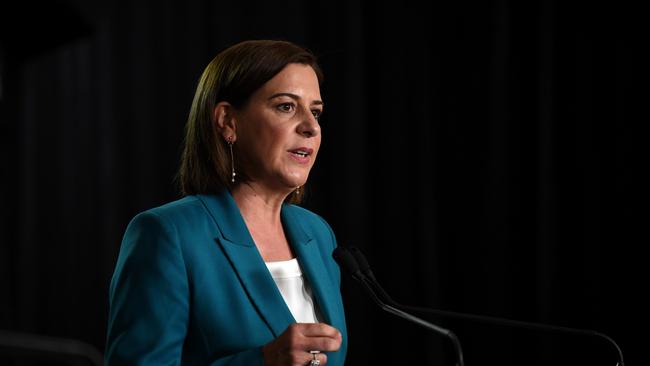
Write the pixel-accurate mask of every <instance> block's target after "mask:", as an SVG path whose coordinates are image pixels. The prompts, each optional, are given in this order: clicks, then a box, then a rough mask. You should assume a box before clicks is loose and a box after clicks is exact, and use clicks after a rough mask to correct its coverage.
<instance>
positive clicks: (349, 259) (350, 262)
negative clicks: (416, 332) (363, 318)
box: [333, 247, 465, 366]
mask: <svg viewBox="0 0 650 366" xmlns="http://www.w3.org/2000/svg"><path fill="white" fill-rule="evenodd" d="M333 256H334V259H335V260H336V262H337V263H339V265H342V266H343V267H344V268H345V269H346V270H348V271H349V273H350V274H351V276H352V278H354V279H355V280H357V281H359V282H360V283H361V284H362V285H363V286H362V287H363V288H364V290H366V292H367V293H368V294H369V295H370V297H371V298H372V300H373V301H374V302H375V303H376V304H377V305H379V307H380V308H382V309H383V310H384V311H386V312H388V313H391V314H393V315H396V316H398V317H400V318H402V319H405V320H408V321H410V322H413V323H415V324H418V325H420V326H422V327H424V328H427V329H429V330H432V331H434V332H436V333H438V334H441V335H444V336H446V337H449V339H450V340H451V341H452V344H453V345H454V350H455V351H456V354H457V360H458V363H457V364H456V365H457V366H465V361H464V360H463V350H462V348H461V346H460V341H459V340H458V337H457V336H456V335H455V334H454V333H453V332H452V331H451V330H449V329H445V328H442V327H439V326H437V325H434V324H431V323H429V322H427V321H425V320H423V319H421V318H418V317H416V316H414V315H411V314H409V313H407V312H404V311H402V310H400V309H397V308H396V307H395V306H391V305H388V304H386V303H385V302H384V301H382V300H381V299H380V296H378V295H377V293H376V292H375V290H376V287H375V286H374V284H373V281H372V280H371V279H369V278H368V277H366V275H364V274H363V273H362V271H361V270H360V269H359V265H358V264H357V262H356V261H355V258H354V257H353V256H352V254H351V253H350V252H349V251H348V250H347V249H346V248H344V247H338V248H336V249H335V250H334V253H333ZM380 293H382V295H385V292H384V291H383V290H382V291H380Z"/></svg>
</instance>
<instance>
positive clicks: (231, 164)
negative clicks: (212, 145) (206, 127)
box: [228, 136, 237, 183]
mask: <svg viewBox="0 0 650 366" xmlns="http://www.w3.org/2000/svg"><path fill="white" fill-rule="evenodd" d="M228 147H229V148H230V169H231V172H232V175H231V178H230V181H231V182H232V183H235V175H237V174H236V173H235V158H234V157H233V155H232V136H230V137H228Z"/></svg>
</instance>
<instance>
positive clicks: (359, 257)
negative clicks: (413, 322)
mask: <svg viewBox="0 0 650 366" xmlns="http://www.w3.org/2000/svg"><path fill="white" fill-rule="evenodd" d="M348 251H349V252H350V253H351V254H352V256H353V257H354V260H356V262H357V263H358V268H359V272H361V274H363V275H364V276H365V277H366V278H367V279H369V281H370V282H372V283H371V286H372V287H373V288H374V290H375V291H376V292H378V293H379V294H381V296H382V297H383V299H384V300H385V301H386V302H388V303H389V304H391V305H392V306H393V307H395V308H401V309H405V310H409V311H413V312H416V313H429V314H434V315H439V316H445V317H450V318H457V319H463V320H472V321H478V322H483V323H488V324H495V325H502V326H503V325H505V326H511V327H516V328H523V329H532V330H544V331H557V332H562V333H567V334H577V335H588V336H595V337H599V338H601V339H605V340H607V341H608V342H609V343H611V344H612V345H614V347H615V348H616V351H617V354H618V362H617V364H616V365H617V366H624V365H625V364H624V363H623V352H622V351H621V348H620V347H619V346H618V344H617V343H616V342H615V341H614V339H612V338H611V337H609V336H607V335H605V334H603V333H600V332H596V331H593V330H589V329H577V328H568V327H561V326H556V325H548V324H541V323H531V322H523V321H519V320H511V319H505V318H496V317H490V316H483V315H475V314H466V313H458V312H453V311H444V310H437V309H431V308H423V307H418V306H409V305H402V304H400V303H398V302H396V301H395V300H393V299H392V298H391V297H390V295H388V293H386V291H384V289H383V288H382V287H381V285H380V284H379V282H378V281H377V279H376V278H375V275H374V274H373V273H372V270H371V269H370V265H369V264H368V261H367V260H366V257H365V256H364V255H363V253H361V250H359V248H357V247H349V248H348Z"/></svg>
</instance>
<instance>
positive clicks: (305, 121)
mask: <svg viewBox="0 0 650 366" xmlns="http://www.w3.org/2000/svg"><path fill="white" fill-rule="evenodd" d="M303 115H304V116H303V118H302V119H301V122H300V124H299V125H298V133H299V134H300V135H302V136H304V137H316V136H318V135H319V134H320V124H318V120H317V119H316V117H314V115H313V114H312V112H311V110H310V109H309V108H305V112H304V113H303Z"/></svg>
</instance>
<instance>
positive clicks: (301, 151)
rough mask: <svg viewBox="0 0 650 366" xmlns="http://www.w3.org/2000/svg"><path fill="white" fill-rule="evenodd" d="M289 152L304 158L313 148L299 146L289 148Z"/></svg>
mask: <svg viewBox="0 0 650 366" xmlns="http://www.w3.org/2000/svg"><path fill="white" fill-rule="evenodd" d="M289 152H290V153H292V154H293V155H295V156H298V157H300V158H306V157H308V156H309V155H311V154H312V152H313V150H312V149H308V148H302V147H301V148H299V149H295V150H289Z"/></svg>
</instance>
